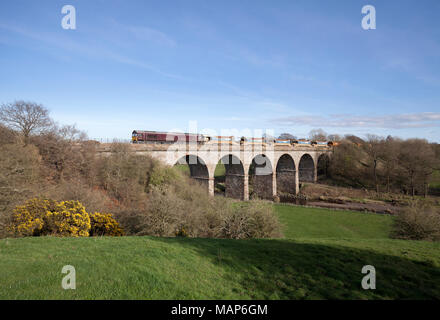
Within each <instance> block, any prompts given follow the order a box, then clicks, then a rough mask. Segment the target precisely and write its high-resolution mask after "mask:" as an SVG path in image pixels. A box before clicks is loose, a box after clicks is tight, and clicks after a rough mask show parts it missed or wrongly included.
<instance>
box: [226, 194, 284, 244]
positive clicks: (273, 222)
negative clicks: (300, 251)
mask: <svg viewBox="0 0 440 320" xmlns="http://www.w3.org/2000/svg"><path fill="white" fill-rule="evenodd" d="M221 236H222V237H223V238H232V239H246V238H274V237H281V236H282V233H281V225H280V223H279V221H278V219H277V217H276V215H275V214H274V212H273V208H272V206H271V205H269V204H268V203H265V202H263V201H251V202H249V203H244V204H239V205H235V206H233V207H232V210H230V212H229V213H228V214H227V215H226V216H225V217H224V220H223V221H222V228H221Z"/></svg>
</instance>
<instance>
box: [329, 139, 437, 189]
mask: <svg viewBox="0 0 440 320" xmlns="http://www.w3.org/2000/svg"><path fill="white" fill-rule="evenodd" d="M439 165H440V158H439V157H438V155H437V154H436V152H435V145H433V144H429V143H428V141H426V140H423V139H408V140H400V139H396V138H393V137H390V136H389V137H387V138H386V139H384V138H382V137H378V136H375V135H368V136H367V139H366V140H365V141H364V140H362V139H360V138H358V137H356V136H346V138H345V139H343V140H342V142H341V144H340V145H339V146H338V147H336V148H335V151H334V155H333V157H332V159H331V164H330V175H331V176H332V177H333V178H334V179H335V180H337V181H340V182H341V183H344V184H349V185H352V186H358V187H359V186H360V187H363V188H374V189H375V190H376V192H380V190H381V187H382V190H383V191H386V192H391V191H393V190H394V191H400V192H405V193H409V194H411V195H416V194H422V195H427V193H428V188H429V181H430V179H431V176H432V174H433V172H434V170H435V169H438V168H439Z"/></svg>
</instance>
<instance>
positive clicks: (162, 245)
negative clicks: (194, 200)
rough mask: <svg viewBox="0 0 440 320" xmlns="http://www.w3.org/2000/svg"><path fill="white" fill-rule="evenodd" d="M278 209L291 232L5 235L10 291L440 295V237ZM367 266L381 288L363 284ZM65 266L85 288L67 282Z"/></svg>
mask: <svg viewBox="0 0 440 320" xmlns="http://www.w3.org/2000/svg"><path fill="white" fill-rule="evenodd" d="M275 208H276V211H277V212H278V214H279V216H280V219H281V221H282V223H283V224H284V233H285V236H286V238H285V239H267V240H219V239H188V238H153V237H123V238H77V239H70V238H52V237H44V238H24V239H4V240H0V270H1V272H0V288H1V289H0V298H2V299H17V298H19V299H314V298H318V299H346V298H350V299H394V298H431V299H432V298H437V299H438V298H440V286H439V284H440V244H439V243H430V242H422V241H420V242H416V241H403V240H392V239H389V238H388V233H389V230H390V227H391V222H392V221H391V217H390V216H384V215H375V214H364V213H357V212H342V211H330V210H326V209H311V208H304V207H295V206H288V205H276V206H275ZM367 264H370V265H373V266H375V268H376V272H377V280H376V286H377V289H376V290H368V291H366V290H363V289H361V285H360V283H361V279H362V277H363V276H364V275H363V274H361V269H362V266H364V265H367ZM64 265H73V266H74V267H75V268H76V278H77V289H76V290H63V289H62V288H61V280H62V278H63V276H64V274H62V273H61V269H62V267H63V266H64Z"/></svg>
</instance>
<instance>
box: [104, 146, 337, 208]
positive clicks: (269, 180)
mask: <svg viewBox="0 0 440 320" xmlns="http://www.w3.org/2000/svg"><path fill="white" fill-rule="evenodd" d="M130 148H131V151H133V152H135V153H137V154H141V155H143V154H144V155H150V156H151V157H153V158H156V159H158V160H160V161H162V162H163V163H165V164H168V165H170V166H173V165H176V164H188V165H189V168H190V173H191V177H192V178H193V179H196V180H198V181H200V182H201V183H202V184H204V185H206V187H207V190H208V192H209V194H211V195H214V171H215V168H216V166H217V164H219V163H223V164H224V165H225V169H226V173H225V195H226V196H227V197H231V198H236V199H242V200H248V199H249V191H250V190H249V188H250V186H252V189H253V192H254V193H255V194H256V195H257V196H258V197H260V198H263V199H273V197H274V196H275V195H277V194H281V193H290V194H297V193H298V192H299V186H300V183H302V182H316V181H317V177H318V172H317V170H318V169H317V168H318V163H319V162H320V161H323V160H324V161H325V160H326V159H328V157H329V156H330V155H331V153H332V148H331V147H327V146H325V147H322V146H319V147H318V146H299V145H295V146H292V145H282V146H278V145H263V144H255V145H252V144H251V145H240V144H238V143H237V144H210V143H206V144H185V143H179V144H178V143H174V144H132V145H130ZM98 150H99V152H100V153H101V154H104V155H105V154H106V153H109V152H111V149H110V146H109V145H105V144H103V145H101V146H100V148H99V149H98Z"/></svg>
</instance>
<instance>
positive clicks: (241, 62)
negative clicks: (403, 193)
mask: <svg viewBox="0 0 440 320" xmlns="http://www.w3.org/2000/svg"><path fill="white" fill-rule="evenodd" d="M64 5H72V6H74V7H75V9H76V29H75V30H71V29H70V30H66V29H63V27H62V24H61V22H62V19H63V17H64V16H66V14H63V13H62V11H61V10H62V8H63V6H64ZM365 5H373V6H374V7H375V9H376V29H374V30H364V29H363V28H362V25H361V21H362V19H363V17H364V14H362V12H361V10H362V7H363V6H365ZM439 14H440V1H437V0H419V1H415V0H414V1H406V0H398V1H397V0H387V1H373V0H345V1H343V0H338V1H328V0H295V1H293V0H289V1H282V0H276V1H269V0H265V1H263V0H252V1H247V0H244V1H229V0H222V1H218V0H210V1H198V0H191V1H188V0H184V1H171V0H170V1H146V0H130V1H127V0H105V1H104V0H62V1H59V0H46V1H34V0H28V1H24V0H2V1H1V2H0V72H1V76H0V104H3V103H9V102H13V101H14V100H27V101H33V102H37V103H40V104H43V105H44V106H45V107H46V108H48V109H49V110H50V112H51V116H52V117H53V118H54V119H55V120H56V121H58V122H59V123H60V124H76V126H77V127H78V128H79V129H81V130H84V131H85V132H87V134H88V135H89V137H90V138H94V139H113V138H118V139H129V138H130V136H131V132H132V131H133V130H134V129H139V130H156V131H177V130H179V131H185V132H188V131H190V132H195V131H197V132H206V133H211V134H218V135H225V134H228V133H231V134H234V135H236V136H242V135H247V136H251V135H253V136H258V135H259V134H260V132H269V133H271V132H272V133H273V134H274V135H278V134H281V133H283V132H289V133H292V134H293V135H295V136H297V137H299V138H300V137H307V136H308V134H309V132H310V131H311V130H312V129H317V128H322V129H323V130H325V131H326V132H327V133H337V134H356V135H359V136H365V135H366V134H368V133H370V134H377V135H381V136H388V135H393V136H399V137H402V138H411V137H419V138H426V139H428V140H429V141H432V142H440V19H439Z"/></svg>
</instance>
